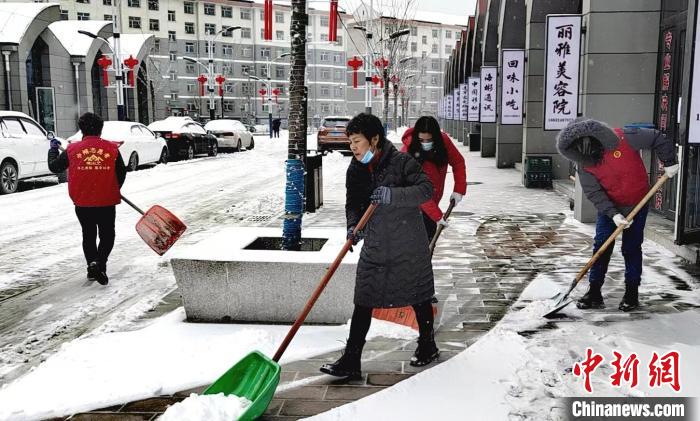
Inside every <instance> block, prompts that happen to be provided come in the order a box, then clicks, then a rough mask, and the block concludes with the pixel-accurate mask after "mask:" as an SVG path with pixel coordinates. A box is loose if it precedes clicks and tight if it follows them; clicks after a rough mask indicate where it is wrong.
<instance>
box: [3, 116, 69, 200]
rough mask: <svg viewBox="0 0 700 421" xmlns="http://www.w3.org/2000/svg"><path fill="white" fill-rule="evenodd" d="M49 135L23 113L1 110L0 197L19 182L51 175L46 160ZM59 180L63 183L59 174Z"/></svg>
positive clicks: (12, 191) (10, 190) (11, 190)
mask: <svg viewBox="0 0 700 421" xmlns="http://www.w3.org/2000/svg"><path fill="white" fill-rule="evenodd" d="M49 134H50V133H49V132H47V131H46V130H44V128H43V127H41V125H39V123H37V122H36V121H35V120H34V119H33V118H31V117H29V116H28V115H26V114H24V113H20V112H17V111H0V194H9V193H14V192H15V191H17V187H18V185H19V180H22V179H26V178H33V177H42V176H47V175H53V173H51V171H50V170H49V164H48V161H47V152H48V150H49V140H48V138H47V135H49ZM50 136H53V133H51V134H50ZM59 140H60V139H59ZM59 181H65V180H63V179H62V178H61V176H60V175H59Z"/></svg>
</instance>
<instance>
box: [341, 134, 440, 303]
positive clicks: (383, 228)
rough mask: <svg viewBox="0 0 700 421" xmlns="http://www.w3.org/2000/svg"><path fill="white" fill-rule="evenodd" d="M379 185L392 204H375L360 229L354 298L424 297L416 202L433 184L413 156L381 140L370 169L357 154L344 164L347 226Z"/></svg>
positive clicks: (426, 275) (423, 242) (424, 251)
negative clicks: (377, 156)
mask: <svg viewBox="0 0 700 421" xmlns="http://www.w3.org/2000/svg"><path fill="white" fill-rule="evenodd" d="M379 186H387V187H390V188H391V204H389V205H379V206H378V207H377V209H376V210H375V212H374V214H373V215H372V218H370V220H369V223H368V224H367V226H366V227H365V229H364V232H365V239H364V244H363V245H362V251H361V252H360V260H359V262H358V265H357V278H356V281H355V299H354V303H355V304H356V305H360V306H364V307H372V308H388V307H403V306H407V305H411V304H418V303H421V302H424V301H427V300H429V299H430V298H431V297H432V296H433V294H434V292H435V290H434V282H433V267H432V263H431V257H430V251H429V249H428V240H427V235H426V232H425V225H424V224H423V216H422V214H421V209H420V205H421V204H422V203H424V202H425V201H427V200H429V199H430V198H431V197H432V194H433V185H432V184H431V183H430V180H429V179H428V176H426V175H425V174H424V173H423V171H422V170H421V166H420V164H419V163H418V162H417V161H416V160H415V159H413V158H412V157H410V156H409V155H406V154H403V153H400V152H399V151H397V150H396V148H395V147H394V145H392V144H391V142H386V143H385V145H384V147H383V150H382V154H381V157H380V159H379V162H378V163H377V165H376V166H375V167H374V168H373V171H370V169H369V166H368V165H364V164H362V163H360V162H358V161H357V160H356V159H353V160H352V162H351V163H350V166H349V167H348V171H347V178H346V182H345V187H346V189H347V200H346V203H345V213H346V217H347V226H348V227H353V226H355V225H357V223H358V222H359V221H360V218H361V217H362V215H363V213H364V211H365V210H366V209H367V207H368V206H369V203H370V200H369V197H370V195H371V194H372V191H374V189H376V188H377V187H379Z"/></svg>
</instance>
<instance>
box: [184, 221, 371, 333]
mask: <svg viewBox="0 0 700 421" xmlns="http://www.w3.org/2000/svg"><path fill="white" fill-rule="evenodd" d="M281 234H282V230H281V229H280V228H227V229H224V230H221V231H219V232H218V233H216V234H215V235H213V236H212V237H211V238H209V239H207V240H204V241H202V242H200V243H198V244H196V245H194V246H190V247H186V248H183V249H180V250H177V251H176V252H174V253H173V257H172V258H171V265H172V268H173V272H174V273H175V280H176V281H177V285H178V287H179V289H180V293H181V294H182V301H183V304H184V307H185V313H186V315H187V320H189V321H194V322H217V323H219V322H238V321H243V322H261V323H292V322H294V320H295V318H296V317H297V315H298V314H299V312H300V311H301V310H302V308H303V307H304V304H305V303H306V300H308V298H309V297H310V296H311V294H312V293H313V291H314V290H315V288H316V286H317V285H318V283H319V281H320V280H321V278H322V277H323V275H324V274H325V272H326V270H327V269H328V267H329V266H330V264H331V263H332V262H333V260H335V258H336V256H337V254H338V252H339V251H340V249H341V248H342V246H343V244H344V243H345V235H346V233H345V230H344V229H342V228H339V229H306V230H304V231H303V233H302V237H303V238H305V239H310V238H314V239H327V241H326V242H325V244H324V245H323V246H322V247H321V248H320V250H319V251H283V250H248V249H246V247H247V246H249V245H250V244H251V243H253V242H254V241H255V240H256V239H258V238H261V237H279V236H281ZM358 251H359V249H358V250H357V251H356V252H355V253H348V254H347V255H346V256H345V259H343V262H342V263H341V265H340V267H339V268H338V269H337V270H336V272H335V275H334V276H333V278H332V279H331V281H330V283H329V284H328V286H327V287H326V289H325V290H324V292H323V294H321V297H320V298H319V300H318V301H317V302H316V305H315V306H314V308H313V310H312V311H311V313H310V314H309V316H308V318H307V319H306V321H307V322H308V323H322V324H331V323H333V324H337V323H346V322H347V321H348V319H349V318H350V317H351V315H352V310H353V303H352V301H353V291H354V286H355V274H356V271H357V259H358V255H359V253H358Z"/></svg>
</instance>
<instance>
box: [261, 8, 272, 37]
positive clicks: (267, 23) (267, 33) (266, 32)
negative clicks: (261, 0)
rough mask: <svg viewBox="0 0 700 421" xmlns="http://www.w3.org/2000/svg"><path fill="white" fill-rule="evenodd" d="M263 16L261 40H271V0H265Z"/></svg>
mask: <svg viewBox="0 0 700 421" xmlns="http://www.w3.org/2000/svg"><path fill="white" fill-rule="evenodd" d="M263 17H264V19H263V21H264V22H263V23H264V26H263V40H265V41H272V0H265V4H264V8H263Z"/></svg>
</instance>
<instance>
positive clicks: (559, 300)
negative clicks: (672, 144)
mask: <svg viewBox="0 0 700 421" xmlns="http://www.w3.org/2000/svg"><path fill="white" fill-rule="evenodd" d="M666 180H668V176H667V175H666V174H664V175H662V176H661V178H659V180H658V181H657V182H656V184H654V186H653V187H652V188H651V190H649V192H648V193H647V195H646V196H644V198H643V199H642V200H641V201H640V202H639V203H638V204H637V206H635V207H634V209H632V212H630V213H629V215H627V217H626V219H628V220H630V219H634V217H635V215H637V213H638V212H639V211H640V210H641V209H642V208H643V207H644V206H645V205H646V204H647V202H648V201H649V199H651V197H652V196H654V195H655V194H656V191H657V190H659V189H660V188H661V186H663V184H664V183H665V182H666ZM624 229H625V226H624V225H620V226H619V227H617V229H616V230H615V231H614V232H613V233H612V234H610V237H609V238H608V239H607V240H606V241H605V243H603V245H602V246H600V249H599V250H598V251H597V252H596V253H595V254H594V255H593V257H591V260H589V261H588V263H586V266H584V267H583V268H582V269H581V270H580V271H579V272H578V274H577V275H576V278H574V280H573V282H571V285H570V286H569V290H568V291H566V292H564V293H560V294H558V295H557V296H556V297H554V300H556V301H555V303H554V306H553V307H552V310H550V311H549V312H548V313H546V314H544V315H543V316H542V317H545V318H547V319H549V318H552V317H554V315H555V314H556V313H558V312H559V311H560V310H561V309H563V308H564V307H566V306H568V305H569V304H571V303H572V302H573V301H574V300H573V299H569V294H571V291H573V290H574V288H576V285H578V282H579V281H580V280H581V279H583V277H584V276H585V275H586V273H588V270H589V269H590V268H591V267H592V266H593V264H594V263H595V262H596V261H597V260H598V258H599V257H600V256H601V255H602V254H603V253H604V252H605V250H607V249H608V247H610V244H612V243H613V242H614V241H615V239H616V238H617V236H618V235H620V233H621V232H622V230H624Z"/></svg>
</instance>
